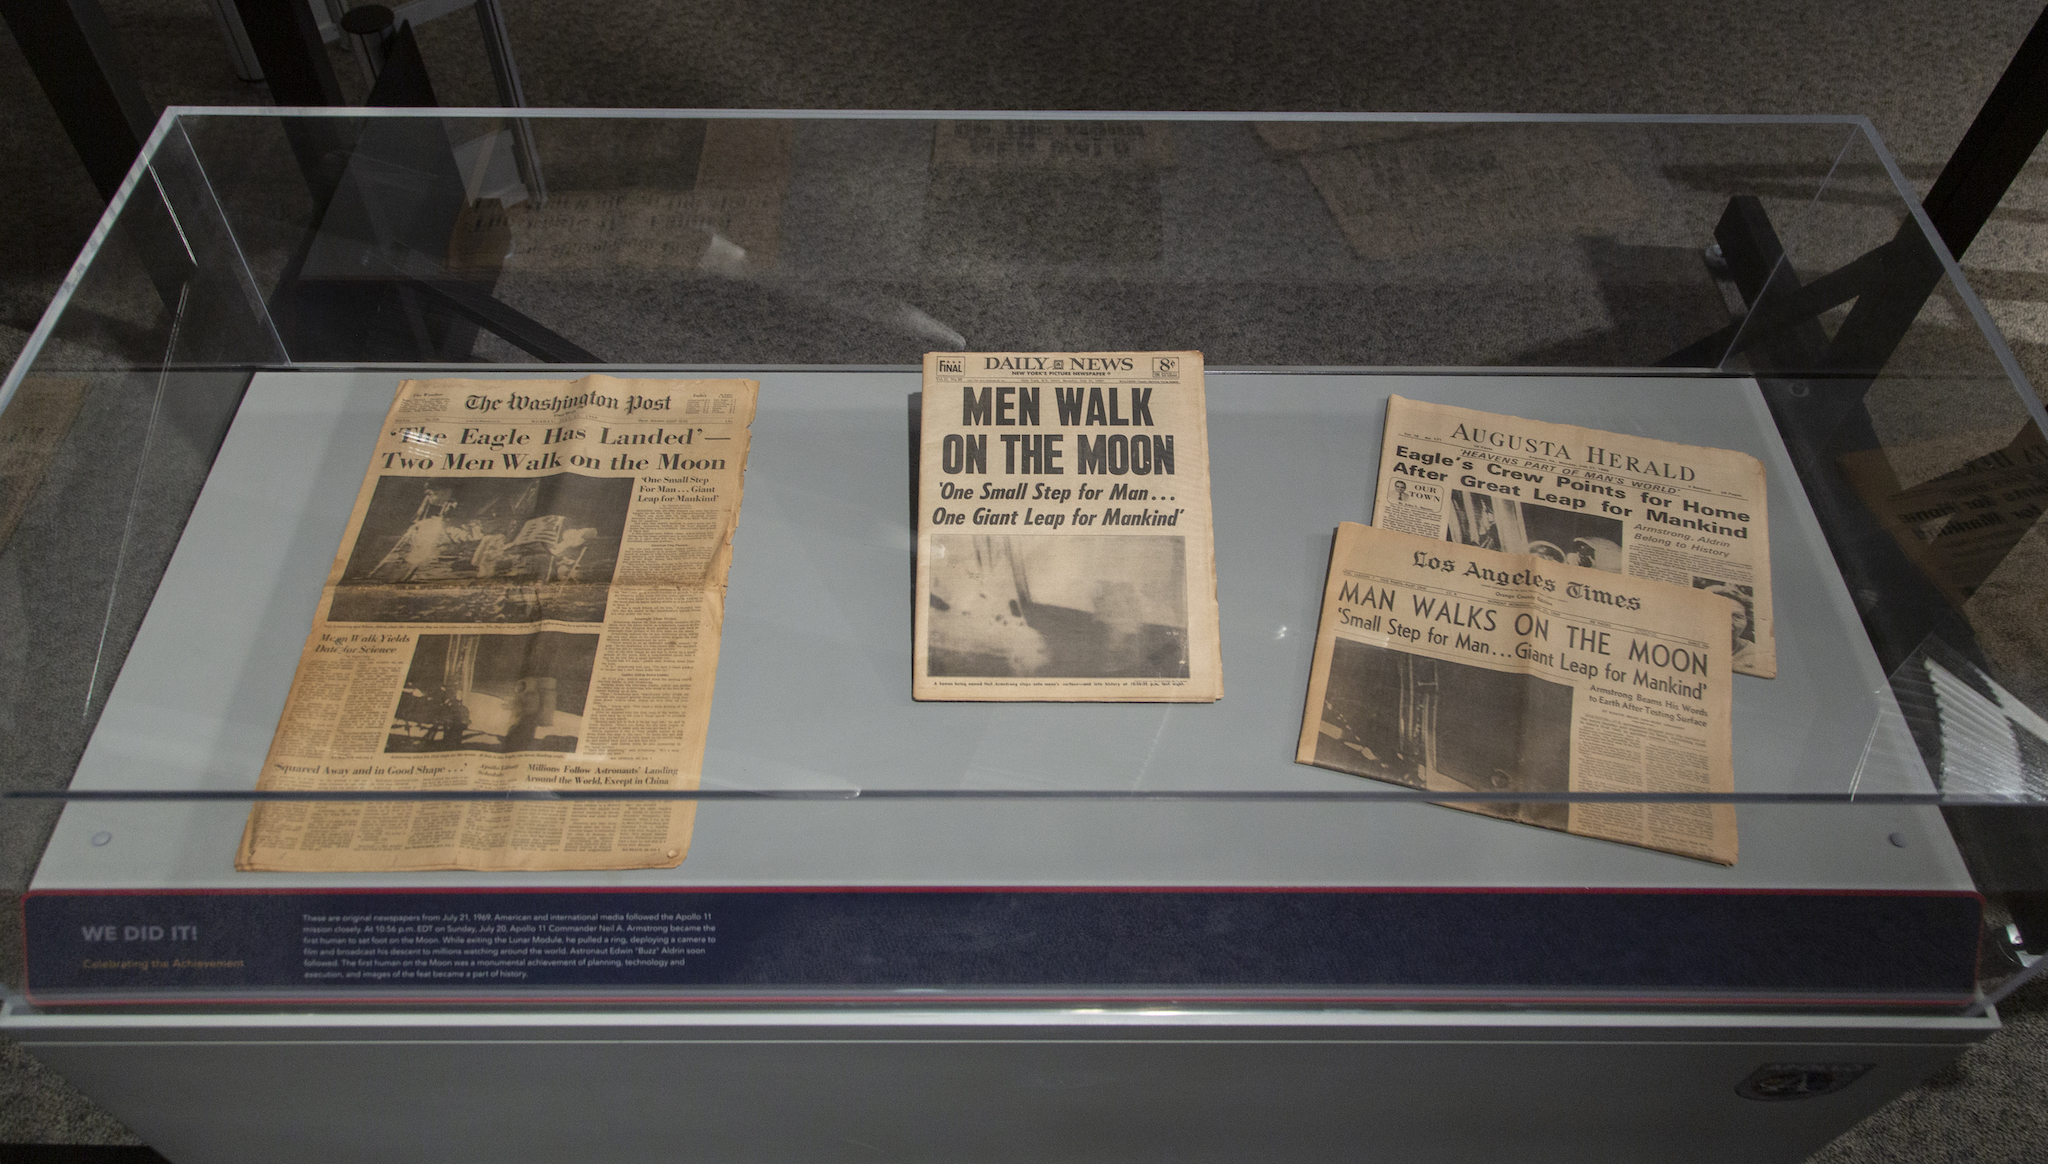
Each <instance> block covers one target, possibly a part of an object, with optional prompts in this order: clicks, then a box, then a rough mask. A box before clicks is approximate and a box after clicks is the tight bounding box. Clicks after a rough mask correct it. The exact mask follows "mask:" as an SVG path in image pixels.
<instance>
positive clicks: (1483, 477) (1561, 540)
mask: <svg viewBox="0 0 2048 1164" xmlns="http://www.w3.org/2000/svg"><path fill="white" fill-rule="evenodd" d="M1764 510H1765V507H1764V466H1763V462H1761V461H1759V460H1757V459H1756V458H1755V457H1752V456H1750V455H1749V454H1747V453H1738V452H1734V451H1732V450H1729V449H1710V448H1704V447H1701V446H1699V445H1681V444H1676V443H1674V442H1671V441H1660V440H1653V439H1651V438H1649V437H1641V436H1631V435H1628V434H1626V433H1614V432H1601V431H1600V430H1598V429H1591V428H1581V427H1579V426H1577V425H1571V424H1548V423H1545V422H1542V421H1535V420H1525V419H1523V418H1521V417H1515V416H1502V415H1500V414H1498V413H1492V412H1480V411H1477V410H1475V409H1470V408H1453V407H1450V406H1447V405H1442V404H1429V403H1425V402H1423V401H1420V400H1408V399H1405V398H1403V397H1400V396H1395V397H1392V398H1390V399H1389V400H1388V401H1387V428H1386V438H1385V440H1384V441H1383V443H1382V445H1381V447H1380V478H1379V492H1378V496H1377V498H1376V499H1375V501H1374V502H1373V516H1372V521H1373V524H1374V525H1377V526H1380V527H1382V528H1385V529H1392V530H1398V531H1400V532H1402V533H1411V534H1419V535H1421V536H1423V537H1429V538H1441V539H1444V540H1447V541H1451V542H1455V543H1458V544H1460V545H1466V546H1477V547H1480V548H1482V549H1489V550H1501V551H1504V552H1506V553H1511V554H1534V555H1536V556H1537V557H1539V558H1544V559H1547V560H1549V561H1552V562H1565V563H1569V564H1571V565H1577V566H1586V567H1590V568H1592V569H1595V570H1604V571H1607V572H1608V573H1612V574H1625V575H1627V576H1629V577H1631V578H1644V579H1652V580H1655V581H1658V582H1670V583H1674V584H1676V585H1679V586H1686V587H1690V588H1692V589H1695V590H1700V591H1703V592H1705V593H1707V594H1711V595H1713V596H1714V597H1715V598H1716V599H1718V600H1719V603H1720V606H1721V609H1722V611H1723V612H1724V613H1725V614H1726V616H1727V618H1728V622H1729V634H1728V638H1729V645H1728V649H1729V650H1730V651H1731V652H1732V654H1733V660H1732V661H1733V665H1734V669H1735V670H1737V671H1739V672H1741V673H1743V674H1745V675H1757V676H1761V677H1763V678H1765V679H1770V678H1774V677H1775V676H1776V675H1777V674H1778V644H1777V638H1776V635H1775V631H1774V625H1775V624H1774V621H1773V616H1772V612H1771V531H1770V522H1769V520H1768V515H1767V514H1766V513H1765V511H1764Z"/></svg>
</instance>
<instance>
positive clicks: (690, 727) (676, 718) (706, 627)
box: [235, 376, 758, 872]
mask: <svg viewBox="0 0 2048 1164" xmlns="http://www.w3.org/2000/svg"><path fill="white" fill-rule="evenodd" d="M757 391H758V385H757V384H756V383H755V382H754V381H752V380H619V379H613V378H611V377H607V376H590V377H586V378H585V379H582V380H575V381H568V380H501V381H487V380H408V381H406V382H404V383H403V384H401V385H399V389H398V397H397V399H396V400H395V401H394V402H393V403H392V406H391V412H390V415H389V416H387V417H386V418H385V423H384V428H383V431H382V433H381V435H380V437H379V439H378V442H377V451H376V454H375V455H374V456H373V457H372V458H371V461H370V470H369V473H368V474H367V475H366V476H365V477H364V478H363V486H362V490H361V491H360V492H359V493H358V494H357V496H356V503H355V509H354V511H353V513H352V515H351V517H350V519H349V524H348V532H347V534H346V535H345V536H344V537H343V538H342V542H341V550H340V552H339V553H338V554H336V555H335V559H334V566H333V568H332V569H331V570H330V571H329V573H328V576H327V585H326V587H325V589H324V590H323V591H322V592H321V596H320V606H319V609H318V610H317V612H316V613H315V615H314V618H313V629H312V633H310V634H309V635H307V637H306V649H305V653H304V654H303V655H302V656H301V657H300V659H299V668H298V673H297V675H296V676H294V678H293V680H292V688H291V693H290V695H289V696H288V697H287V698H286V700H285V708H284V714H283V716H282V717H281V718H280V720H279V722H278V728H277V736H276V738H275V739H274V740H273V741H272V742H271V745H270V754H269V756H268V757H267V758H266V759H265V760H264V764H263V772H262V776H261V778H260V780H259V781H258V784H257V787H258V788H259V789H264V790H273V789H274V790H299V791H336V790H384V791H404V792H414V791H494V790H517V791H532V790H558V791H576V792H590V791H600V792H601V791H609V790H621V791H623V790H663V789H693V788H695V787H696V786H697V778H698V775H699V770H700V766H701V764H702V762H703V757H704V742H705V730H706V727H707V726H708V723H707V721H708V717H709V714H710V710H711V688H712V680H713V678H714V677H715V675H716V673H717V668H718V636H719V626H720V624H721V622H722V621H723V616H724V610H725V579H726V571H727V568H728V567H729V566H730V564H731V562H732V536H733V530H734V528H735V526H736V525H737V523H738V520H739V511H740V491H741V486H742V483H743V478H744V474H745V470H746V465H747V441H748V426H749V425H750V424H751V423H752V422H753V417H754V399H755V395H756V392H757ZM693 820H694V805H693V804H692V803H690V802H689V801H661V800H624V801H621V800H602V799H580V800H562V801H547V800H495V801H461V800H447V801H373V802H363V801H357V802H348V801H310V802H291V801H273V802H268V803H263V804H259V805H258V806H257V807H256V809H255V810H254V811H253V812H252V813H250V816H249V823H248V827H247V828H246V829H244V830H243V834H242V843H241V848H240V849H239V851H238V852H237V853H236V856H235V867H236V868H238V869H265V870H301V871H316V872H317V871H341V870H346V871H361V870H395V869H633V868H650V867H666V866H673V865H675V864H676V863H677V862H679V861H681V860H682V859H683V857H684V856H685V854H687V853H688V851H689V847H690V828H691V825H692V823H693Z"/></svg>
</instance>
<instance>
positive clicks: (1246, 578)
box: [33, 372, 1970, 891]
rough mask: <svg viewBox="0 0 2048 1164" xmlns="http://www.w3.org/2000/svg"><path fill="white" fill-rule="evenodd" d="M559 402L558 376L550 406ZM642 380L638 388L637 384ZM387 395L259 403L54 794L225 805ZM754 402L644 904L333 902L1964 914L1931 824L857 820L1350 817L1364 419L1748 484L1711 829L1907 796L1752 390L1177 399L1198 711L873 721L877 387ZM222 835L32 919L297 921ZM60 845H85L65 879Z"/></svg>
mask: <svg viewBox="0 0 2048 1164" xmlns="http://www.w3.org/2000/svg"><path fill="white" fill-rule="evenodd" d="M553 374H554V375H570V374H572V373H553ZM671 374H674V373H671ZM400 378H401V377H400V374H399V373H396V372H333V373H312V372H289V373H263V374H259V375H258V376H257V377H256V379H255V382H254V384H253V385H252V386H251V388H250V390H249V394H248V397H247V399H246V401H245V403H244V404H243V406H242V409H241V412H240V415H239V416H238V418H237V420H236V422H235V425H234V427H233V429H232V431H231V432H230V433H229V435H228V437H227V440H226V442H225V444H224V445H223V447H222V449H221V452H220V455H219V457H218V459H217V463H216V468H215V471H214V475H213V477H212V479H211V480H210V481H209V483H208V485H207V486H206V489H205V491H204V493H203V494H202V496H201V498H200V500H199V503H198V506H197V507H196V509H195V511H194V513H193V515H192V518H191V521H190V523H189V524H188V526H187V528H186V530H185V533H184V537H183V541H182V542H181V544H180V547H179V550H178V552H177V554H176V556H175V558H174V559H173V561H172V563H171V566H170V568H169V570H168V571H167V572H166V574H165V577H164V581H163V584H162V586H161V588H160V589H159V590H158V592H157V595H156V599H155V602H154V605H153V606H152V608H151V611H150V614H149V616H148V618H147V620H146V621H145V623H144V625H143V627H142V630H141V632H140V633H139V634H138V635H137V637H136V640H135V643H134V646H133V649H132V650H131V651H130V653H129V655H128V658H127V662H126V664H125V666H124V667H123V670H122V673H121V677H120V680H119V682H118V683H117V684H116V686H115V688H114V690H113V692H112V695H111V696H110V698H109V700H108V703H107V707H106V711H105V713H104V715H103V716H102V717H101V720H100V723H99V726H98V729H97V731H96V732H95V734H94V737H93V739H92V742H91V744H90V746H89V747H88V748H87V750H86V753H85V756H84V759H83V760H82V762H81V763H80V766H79V769H78V774H77V777H76V779H75V780H74V781H73V784H72V787H73V788H75V789H79V790H111V789H145V790H151V791H175V790H208V791H231V790H241V789H247V788H250V787H252V786H253V784H254V777H255V773H256V771H257V770H258V768H259V767H260V765H261V762H262V759H263V755H264V753H265V750H266V749H267V747H268V745H269V742H270V737H271V734H272V732H273V730H274V729H275V726H276V723H277V716H278V713H279V710H280V708H281V707H282V705H283V702H284V698H285V693H286V690H287V688H288V686H289V684H290V680H291V675H292V671H293V668H294V666H295V664H296V661H297V658H298V654H299V651H300V649H301V647H302V645H303V643H304V639H305V634H306V628H307V627H308V626H309V625H310V623H311V620H312V614H313V608H314V605H315V602H316V600H317V598H318V594H319V590H320V585H321V582H322V580H323V579H324V577H325V574H326V571H327V569H328V566H329V564H330V562H331V561H332V558H333V554H334V552H335V547H336V546H337V545H338V544H339V542H340V539H341V534H342V531H343V527H344V525H345V523H346V520H347V515H348V509H349V506H350V504H351V502H352V500H353V498H354V495H355V491H356V488H357V486H358V485H359V483H360V481H361V478H362V473H363V469H364V465H365V464H366V461H367V457H368V455H369V449H370V447H371V443H372V441H373V439H374V434H375V432H376V429H377V426H378V424H379V423H380V422H381V420H382V419H383V416H384V413H385V410H386V409H387V407H388V406H389V402H390V398H391V395H392V393H393V391H394V390H395V388H396V385H397V382H398V380H399V379H400ZM759 378H760V380H761V382H762V388H761V396H760V408H759V414H758V418H757V420H756V423H755V429H754V450H753V454H752V459H751V462H750V464H749V467H748V473H747V484H746V500H745V503H744V506H743V509H742V512H741V516H740V525H739V532H738V534H737V537H736V539H735V551H734V560H733V569H732V574H731V585H730V590H729V598H728V608H727V614H726V624H725V632H724V633H725V638H724V644H723V649H722V652H721V657H720V661H719V673H718V688H717V696H716V702H715V705H714V708H713V718H712V725H711V730H710V744H709V750H708V753H707V755H706V758H705V765H704V787H705V788H707V789H752V790H763V791H776V790H804V791H828V792H830V791H837V792H842V793H844V794H846V795H847V796H848V797H849V799H845V800H831V801H822V802H821V801H789V800H761V801H753V802H734V801H710V802H706V803H704V804H703V805H702V806H701V807H700V809H699V812H698V817H697V825H696V834H695V839H694V842H693V844H692V847H691V851H690V855H689V858H688V859H687V860H686V861H684V862H683V864H682V865H681V866H680V867H679V868H676V869H673V870H643V871H634V872H621V873H555V874H548V875H545V876H535V875H518V876H514V877H508V876H507V875H504V874H464V873H418V874H365V875H350V876H348V877H346V878H342V879H339V880H340V881H342V882H345V883H347V884H351V885H364V886H380V887H381V886H422V887H434V888H449V887H459V886H463V885H479V886H504V885H507V884H515V883H516V884H546V885H559V886H569V885H582V886H654V885H661V886H684V885H698V886H715V885H726V886H731V885H761V886H772V885H806V886H815V885H939V886H943V885H1070V886H1071V885H1103V886H1117V885H1188V886H1200V885H1240V886H1247V885H1289V886H1316V885H1379V886H1588V885H1598V886H1612V887H1628V888H1711V889H1762V888H1769V889H1863V890H1885V889H1899V890H1949V891H1968V890H1969V889H1970V881H1969V879H1968V877H1967V875H1966V873H1965V871H1964V868H1963V865H1962V863H1961V861H1960V859H1959V858H1958V857H1957V855H1956V852H1955V850H1954V847H1953V844H1952V842H1951V841H1950V840H1949V837H1948V833H1947V830H1946V829H1945V827H1944V826H1943V825H1942V823H1941V820H1940V817H1939V815H1938V813H1937V812H1936V811H1935V810H1933V809H1931V808H1914V807H1876V806H1864V807H1856V808H1850V809H1844V808H1842V807H1839V806H1827V807H1801V808H1789V807H1764V806H1748V805H1745V806H1744V807H1742V809H1741V810H1740V812H1739V819H1740V835H1741V859H1740V861H1739V862H1738V863H1737V864H1736V865H1735V866H1733V867H1732V868H1722V867H1719V866H1715V865H1711V864H1707V863H1704V862H1699V861H1692V860H1686V859H1683V858H1678V857H1673V856H1669V855H1666V854H1661V853H1654V852H1649V851H1646V850H1642V849H1636V848H1632V847H1629V846H1624V845H1618V844H1611V843H1606V842H1601V841H1594V840H1588V839H1585V838H1580V837H1573V836H1568V835H1564V834H1560V833H1555V832H1550V831H1546V830H1543V829H1538V828H1533V827H1526V826H1520V825H1515V824H1510V823H1507V822H1502V821H1498V820H1492V819H1485V818H1480V817H1476V816H1474V815H1471V814H1467V813H1461V812H1455V811H1450V810H1446V809H1442V808H1437V807H1434V806H1430V805H1426V804H1416V803H1364V804H1358V803H1327V802H1310V803H1303V802H1293V803H1289V802H1268V803H1256V802H1254V803H1242V802H1233V803H1213V802H1212V803H1202V802H1180V803H1163V804H1162V803H1156V802H1155V803H1130V802H1116V801H1102V800H1073V801H1051V802H1048V801H1044V800H1035V801H999V802H987V801H979V802H964V803H963V802H950V803H949V802H946V801H944V800H925V801H915V800H913V801H903V800H890V801H862V800H860V799H858V797H857V796H856V795H855V794H857V793H858V792H859V791H861V790H872V789H927V790H933V791H938V792H943V791H945V790H947V789H961V790H972V791H983V792H986V791H1005V790H1015V791H1031V792H1046V791H1101V792H1120V791H1142V792H1163V791H1174V790H1189V791H1243V792H1253V793H1259V792H1274V793H1290V792H1325V791H1337V792H1358V791H1364V790H1370V789H1374V788H1381V789H1386V788H1387V786H1383V785H1375V784H1373V783H1371V782H1368V781H1363V780H1360V779H1358V778H1355V777H1351V776H1347V775H1343V774H1340V773H1335V772H1330V771H1326V770H1323V769H1319V768H1312V767H1307V766H1304V765H1300V764H1296V763H1294V762H1293V760H1292V756H1293V751H1294V745H1295V740H1296V736H1297V733H1298V731H1299V726H1300V723H1301V715H1302V699H1303V693H1304V691H1305V689H1306V686H1307V677H1308V665H1309V655H1310V649H1311V647H1312V644H1313V638H1314V630H1315V619H1316V613H1317V606H1318V603H1319V601H1320V597H1321V591H1322V584H1323V578H1324V573H1325V570H1326V568H1327V558H1328V547H1329V539H1330V535H1331V533H1332V531H1333V529H1334V527H1335V526H1336V524H1337V523H1338V522H1339V521H1347V520H1348V521H1366V520H1369V518H1370V516H1371V512H1372V494H1373V482H1374V480H1375V477H1376V474H1377V463H1378V451H1379V445H1380V432H1381V423H1382V418H1383V416H1384V408H1385V399H1386V396H1387V395H1388V393H1389V392H1393V391H1398V392H1400V393H1401V394H1403V395H1406V396H1410V397H1415V398H1420V399H1429V400H1440V401H1445V402H1449V403H1456V404H1463V405H1468V406H1472V407H1477V408H1484V409H1488V410H1492V411H1497V412H1506V413H1511V414H1520V415H1527V416H1531V417H1536V418H1540V419H1543V420H1548V421H1559V422H1567V423H1575V424H1584V425H1589V426H1596V427H1602V428H1606V429H1610V430H1616V431H1621V432H1631V433H1641V434H1643V435H1646V436H1653V437H1659V438H1662V439H1666V440H1683V441H1688V442H1691V443H1698V444H1709V445H1716V446H1720V447H1726V448H1734V449H1740V450H1743V451H1745V452H1748V453H1751V454H1753V455H1755V456H1757V457H1759V458H1760V459H1761V460H1763V462H1764V464H1765V465H1766V467H1767V473H1768V476H1769V481H1770V505H1771V517H1772V520H1771V535H1772V545H1771V554H1772V563H1773V569H1774V575H1775V577H1774V585H1775V597H1776V602H1777V620H1778V638H1779V659H1780V668H1781V669H1780V672H1779V676H1778V678H1776V679H1774V680H1762V679H1756V678H1752V677H1749V676H1736V677H1735V684H1736V692H1735V694H1736V699H1735V731H1734V735H1735V787H1736V790H1737V791H1738V792H1745V793H1833V794H1846V793H1849V792H1852V791H1856V792H1860V793H1863V794H1866V795H1867V794H1871V793H1884V792H1931V791H1932V785H1931V784H1930V782H1929V781H1928V778H1927V775H1926V773H1925V770H1924V768H1923V767H1922V765H1921V761H1920V758H1919V755H1918V753H1917V751H1916V750H1915V748H1914V747H1913V744H1912V741H1911V739H1910V737H1909V736H1908V734H1907V732H1906V730H1905V728H1904V725H1903V723H1902V722H1901V721H1900V720H1899V719H1898V718H1897V712H1896V709H1895V707H1894V705H1893V704H1892V701H1891V696H1890V693H1889V687H1888V685H1887V684H1886V682H1885V678H1884V675H1883V674H1882V672H1881V671H1880V670H1879V668H1878V665H1877V662H1876V660H1875V658H1874V656H1873V655H1872V653H1871V651H1870V649H1869V646H1868V644H1867V640H1866V638H1865V636H1864V634H1863V631H1862V629H1861V627H1860V625H1859V623H1858V621H1857V619H1856V615H1855V611H1854V608H1853V606H1852V605H1851V603H1850V601H1849V598H1848V596H1847V594H1846V593H1845V592H1844V591H1843V588H1842V584H1841V582H1840V578H1839V575H1838V574H1837V573H1836V571H1835V569H1834V566H1833V563H1832V562H1831V561H1830V560H1829V558H1828V555H1827V550H1826V547H1825V542H1824V541H1823V539H1822V537H1821V535H1820V532H1819V529H1818V527H1817V525H1816V524H1815V521H1814V518H1813V516H1812V513H1811V511H1810V510H1809V508H1808V507H1807V505H1806V503H1805V501H1804V498H1803V495H1802V494H1801V492H1800V491H1799V489H1798V488H1797V485H1796V482H1795V479H1794V476H1793V472H1792V469H1791V467H1790V465H1789V463H1788V462H1787V460H1786V458H1785V455H1784V452H1783V449H1782V448H1781V447H1780V446H1779V444H1778V442H1777V440H1776V438H1775V435H1774V430H1773V429H1772V426H1771V422H1770V420H1769V417H1768V415H1767V413H1766V411H1765V408H1764V405H1763V403H1762V401H1761V398H1760V396H1759V395H1758V393H1757V390H1756V388H1755V385H1754V383H1753V382H1751V381H1749V380H1745V379H1733V378H1719V377H1699V376H1685V377H1676V376H1674V377H1627V376H1584V375H1574V376H1518V375H1487V376H1450V375H1352V374H1302V373H1288V374H1267V373H1242V374H1232V373H1227V372H1226V373H1212V374H1211V376H1210V378H1209V405H1210V412H1211V438H1210V441H1211V456H1212V460H1213V473H1214V499H1215V524H1216V531H1217V533H1216V540H1217V546H1216V550H1217V555H1216V556H1217V578H1218V589H1219V597H1220V602H1221V607H1222V626H1223V647H1224V674H1225V683H1226V691H1227V694H1226V696H1225V698H1224V699H1223V700H1222V701H1221V702H1219V703H1217V704H1214V705H1206V706H1181V705H1087V704H1009V705H990V704H932V703H924V704H919V703H914V702H913V701H912V700H911V699H910V683H909V675H910V653H909V652H910V630H909V627H910V614H911V610H910V604H911V582H910V579H911V566H912V563H911V533H910V529H911V527H910V521H911V513H910V506H911V502H910V496H909V492H908V490H909V479H908V468H909V461H910V456H909V447H910V446H909V428H908V426H909V423H910V418H911V417H912V416H913V415H914V410H913V409H912V407H911V403H912V402H911V394H913V393H915V392H917V391H918V388H919V382H918V378H917V377H916V376H915V375H906V374H901V373H876V372H769V373H762V374H759ZM246 814H247V806H246V804H244V803H233V802H230V803H219V802H215V803H193V802H184V803H177V802H172V803H162V802H157V803H146V804H145V803H105V802H102V803H80V804H73V805H70V806H69V807H67V808H66V810H65V812H64V815H63V819H62V821H61V823H60V824H59V826H58V828H57V831H56V833H55V835H54V836H53V837H52V839H51V842H50V845H49V848H48V850H47V852H46V854H45V856H44V859H43V863H42V866H41V868H40V870H39V871H38V873H37V876H36V880H35V883H34V887H33V888H34V889H36V890H50V889H139V888H183V889H196V888H243V889H246V888H258V887H260V888H266V889H281V888H287V887H305V888H315V887H318V888H332V887H334V886H335V885H336V884H337V878H335V877H333V876H329V875H318V876H314V875H292V874H250V873H236V872H235V871H234V869H233V864H232V860H233V853H234V848H235V842H236V840H237V838H238V837H239V835H240V830H241V828H242V823H243V821H244V819H245V818H246ZM96 842H97V843H96Z"/></svg>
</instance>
